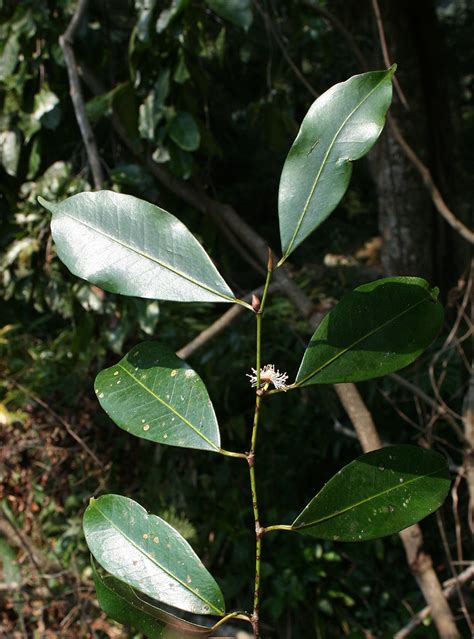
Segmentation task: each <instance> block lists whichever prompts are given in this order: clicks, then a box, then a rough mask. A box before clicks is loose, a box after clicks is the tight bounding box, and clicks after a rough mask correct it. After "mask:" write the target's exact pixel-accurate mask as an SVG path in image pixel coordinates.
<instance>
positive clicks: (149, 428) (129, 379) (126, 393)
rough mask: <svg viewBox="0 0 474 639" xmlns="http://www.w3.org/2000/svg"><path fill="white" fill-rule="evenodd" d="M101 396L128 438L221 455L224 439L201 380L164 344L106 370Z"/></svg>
mask: <svg viewBox="0 0 474 639" xmlns="http://www.w3.org/2000/svg"><path fill="white" fill-rule="evenodd" d="M95 391H96V394H97V397H98V398H99V401H100V403H101V406H102V408H103V409H104V410H105V411H106V412H107V413H108V415H109V416H110V417H111V418H112V419H113V421H114V422H115V423H116V424H117V425H118V426H120V428H123V429H124V430H126V431H127V432H128V433H131V434H132V435H136V436H137V437H142V438H144V439H149V440H151V441H153V442H158V443H160V444H168V445H171V446H183V447H185V448H197V449H200V450H211V451H214V452H217V451H218V450H219V448H220V435H219V427H218V425H217V419H216V416H215V413H214V409H213V407H212V403H211V400H210V399H209V395H208V393H207V390H206V387H205V386H204V383H203V382H202V380H201V378H200V377H199V375H198V374H197V373H196V372H195V371H193V369H192V368H190V367H189V366H188V365H187V364H186V362H183V360H181V359H180V358H179V357H177V356H176V355H175V354H174V353H173V352H172V351H170V350H169V349H168V348H166V347H165V346H163V345H162V344H161V343H159V342H144V343H142V344H139V345H138V346H135V348H133V349H132V350H131V351H130V353H128V354H127V355H126V356H125V357H124V358H123V359H122V360H121V361H120V362H119V363H118V364H115V365H114V366H112V367H110V368H106V369H105V370H103V371H101V372H100V373H99V375H98V376H97V378H96V381H95Z"/></svg>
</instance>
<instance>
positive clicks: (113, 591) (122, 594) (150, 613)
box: [92, 562, 211, 639]
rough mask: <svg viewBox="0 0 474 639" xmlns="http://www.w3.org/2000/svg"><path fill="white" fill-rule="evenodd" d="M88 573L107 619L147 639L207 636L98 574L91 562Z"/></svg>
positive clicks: (116, 582) (195, 627)
mask: <svg viewBox="0 0 474 639" xmlns="http://www.w3.org/2000/svg"><path fill="white" fill-rule="evenodd" d="M92 570H93V577H94V584H95V589H96V593H97V599H98V601H99V605H100V607H101V608H102V610H103V611H104V612H105V613H106V614H107V615H108V616H109V617H110V618H111V619H115V621H118V622H119V623H122V624H124V625H126V626H132V627H133V628H135V629H136V630H139V631H140V632H143V633H144V634H145V636H146V637H148V639H179V638H180V637H207V636H209V634H210V632H211V629H209V628H206V627H204V626H198V625H195V624H192V623H189V622H187V621H184V620H182V619H179V618H178V617H176V616H174V615H171V614H170V613H168V612H166V611H164V610H162V609H161V608H159V607H158V606H157V605H156V604H153V603H151V601H148V600H145V599H144V598H143V597H142V596H141V595H140V593H139V592H137V591H136V590H134V589H133V588H132V587H131V586H128V585H127V584H124V583H123V582H122V581H120V580H119V579H116V578H115V577H112V575H109V574H107V573H105V574H101V572H99V570H98V569H97V567H96V565H95V563H94V562H93V563H92ZM156 603H157V602H156Z"/></svg>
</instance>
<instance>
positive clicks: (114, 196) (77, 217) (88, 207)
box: [40, 191, 235, 302]
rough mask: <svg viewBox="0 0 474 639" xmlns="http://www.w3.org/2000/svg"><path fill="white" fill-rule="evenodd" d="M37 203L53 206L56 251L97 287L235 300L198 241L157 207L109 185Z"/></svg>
mask: <svg viewBox="0 0 474 639" xmlns="http://www.w3.org/2000/svg"><path fill="white" fill-rule="evenodd" d="M40 203H41V204H42V205H43V206H44V207H45V208H47V209H48V210H50V211H51V212H52V213H53V218H52V222H51V230H52V234H53V239H54V241H55V243H56V249H57V252H58V255H59V258H60V259H61V260H62V261H63V262H64V263H65V264H66V266H67V267H68V268H69V270H70V271H71V272H72V273H74V274H75V275H78V276H79V277H82V278H83V279H85V280H87V281H89V282H91V283H93V284H96V285H97V286H100V287H101V288H103V289H104V290H106V291H110V292H112V293H120V294H122V295H133V296H135V297H144V298H152V299H162V300H175V301H180V302H192V301H201V302H232V301H235V297H234V295H233V293H232V291H231V290H230V288H229V287H228V286H227V284H226V283H225V281H224V280H223V278H222V277H221V275H220V274H219V273H218V271H217V269H216V268H215V266H214V264H213V263H212V261H211V260H210V258H209V256H208V255H207V253H206V252H205V251H204V249H203V248H202V246H201V245H200V244H199V242H198V241H197V240H196V239H195V238H194V237H193V235H191V233H190V232H189V231H188V229H187V228H186V227H185V226H184V224H182V223H181V222H180V221H179V220H178V219H177V218H175V217H174V215H171V214H170V213H167V212H166V211H164V210H163V209H160V208H159V207H157V206H154V205H153V204H149V203H148V202H145V201H143V200H140V199H138V198H136V197H132V196H131V195H124V194H121V193H115V192H113V191H97V192H94V193H80V194H79V195H74V196H73V197H70V198H68V199H67V200H64V201H63V202H61V203H60V204H53V203H51V202H46V201H45V200H43V199H42V198H40Z"/></svg>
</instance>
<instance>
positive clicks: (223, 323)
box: [176, 284, 279, 359]
mask: <svg viewBox="0 0 474 639" xmlns="http://www.w3.org/2000/svg"><path fill="white" fill-rule="evenodd" d="M263 288H264V287H263V286H260V287H259V288H257V289H255V290H254V291H252V292H251V293H249V294H248V295H246V296H245V297H244V298H243V299H244V301H245V302H250V301H251V299H252V295H261V294H262V293H263ZM278 288H279V286H278V285H275V284H273V285H270V287H269V290H270V291H275V290H277V289H278ZM243 310H244V307H243V306H241V305H240V304H234V305H233V306H232V307H231V308H230V309H229V310H228V311H226V312H225V313H224V314H223V315H221V317H219V319H217V320H216V321H215V322H213V323H212V324H211V325H210V326H208V327H207V328H206V329H204V330H203V331H202V333H199V335H197V336H196V337H195V338H194V339H193V340H191V341H190V342H189V344H186V346H183V348H181V349H180V350H179V351H178V352H177V353H176V355H177V356H178V357H181V358H182V359H187V358H188V357H191V355H193V354H194V353H195V352H196V351H197V350H199V349H200V348H202V347H203V346H204V345H205V344H206V343H207V342H209V341H210V340H211V339H213V338H214V337H216V335H219V333H222V331H223V330H224V329H225V328H227V326H229V324H231V323H232V322H233V321H234V320H235V319H236V318H237V317H238V316H239V315H240V314H241V313H242V311H243Z"/></svg>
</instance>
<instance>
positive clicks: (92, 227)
mask: <svg viewBox="0 0 474 639" xmlns="http://www.w3.org/2000/svg"><path fill="white" fill-rule="evenodd" d="M60 214H61V215H64V217H68V218H69V219H70V220H73V221H74V222H77V223H78V224H82V225H83V226H85V227H86V228H88V229H90V230H91V231H95V232H96V233H98V234H99V235H102V236H103V237H106V238H107V239H108V240H111V241H112V242H115V243H116V244H118V245H119V246H122V247H123V248H125V249H127V250H129V251H131V252H132V253H136V254H137V255H140V256H141V257H144V258H145V259H148V260H150V261H151V262H154V263H155V264H158V266H161V267H162V268H164V269H166V270H168V271H170V272H171V273H174V274H175V275H177V276H178V277H182V278H183V279H185V280H187V281H188V282H191V284H194V285H195V286H199V287H200V288H202V289H203V290H205V291H208V292H209V293H213V294H214V295H217V296H218V297H221V298H222V299H226V300H229V301H230V302H234V301H235V298H234V297H230V296H229V295H225V294H224V293H221V292H220V291H217V290H216V289H213V288H211V287H210V286H207V285H206V284H204V283H203V282H199V281H198V280H195V279H194V278H193V277H191V276H190V275H187V274H185V273H182V272H181V271H178V270H177V269H176V268H174V267H171V266H170V265H169V264H166V263H165V262H162V261H160V260H159V259H158V258H156V257H154V256H153V255H149V254H148V253H144V252H143V251H139V250H138V249H136V248H135V247H133V246H130V245H129V244H125V242H121V241H120V240H118V239H117V238H116V237H114V236H113V235H109V234H108V233H106V232H105V231H103V230H102V229H98V228H97V227H95V226H93V225H92V224H87V223H86V222H84V220H79V219H78V218H76V217H74V216H73V215H70V214H69V213H65V212H64V211H61V212H60ZM211 264H212V262H211ZM217 274H218V275H219V273H217Z"/></svg>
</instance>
